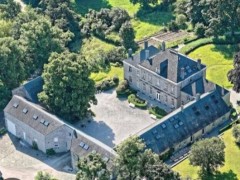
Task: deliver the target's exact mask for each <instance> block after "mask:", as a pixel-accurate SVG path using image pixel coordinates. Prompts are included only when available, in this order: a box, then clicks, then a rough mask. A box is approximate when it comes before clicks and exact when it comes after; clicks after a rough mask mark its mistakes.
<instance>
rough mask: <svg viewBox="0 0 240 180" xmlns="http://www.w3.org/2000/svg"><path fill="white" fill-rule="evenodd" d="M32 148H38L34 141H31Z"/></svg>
mask: <svg viewBox="0 0 240 180" xmlns="http://www.w3.org/2000/svg"><path fill="white" fill-rule="evenodd" d="M32 148H33V149H35V150H38V145H37V142H36V141H33V142H32Z"/></svg>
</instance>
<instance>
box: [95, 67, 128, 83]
mask: <svg viewBox="0 0 240 180" xmlns="http://www.w3.org/2000/svg"><path fill="white" fill-rule="evenodd" d="M115 75H117V76H118V77H119V80H120V81H121V80H123V68H122V67H114V66H111V69H110V70H107V71H102V72H99V73H92V74H91V78H92V79H93V80H94V81H95V82H96V83H98V82H101V81H103V80H105V79H110V78H113V77H114V76H115Z"/></svg>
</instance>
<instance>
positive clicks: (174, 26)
mask: <svg viewBox="0 0 240 180" xmlns="http://www.w3.org/2000/svg"><path fill="white" fill-rule="evenodd" d="M168 29H169V30H170V31H174V32H175V31H178V30H179V27H178V24H177V23H176V21H174V20H171V21H170V23H168Z"/></svg>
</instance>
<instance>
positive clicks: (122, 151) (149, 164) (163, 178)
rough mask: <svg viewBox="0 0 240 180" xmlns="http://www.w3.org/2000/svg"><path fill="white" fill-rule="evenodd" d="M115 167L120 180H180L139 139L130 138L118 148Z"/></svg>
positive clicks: (176, 174)
mask: <svg viewBox="0 0 240 180" xmlns="http://www.w3.org/2000/svg"><path fill="white" fill-rule="evenodd" d="M117 154H118V156H117V157H116V161H115V167H116V170H117V174H118V179H129V180H133V179H149V180H154V179H160V180H179V179H180V176H179V174H178V173H176V172H174V171H172V170H171V168H170V167H168V166H167V165H165V164H164V163H163V162H162V161H161V160H160V159H159V156H158V155H157V154H155V153H153V152H152V151H151V150H149V149H146V148H145V144H144V143H143V142H142V140H140V139H139V138H138V137H135V136H133V137H130V138H128V139H127V140H125V141H123V142H122V143H121V144H120V145H119V146H117Z"/></svg>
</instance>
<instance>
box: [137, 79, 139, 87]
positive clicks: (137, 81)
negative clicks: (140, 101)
mask: <svg viewBox="0 0 240 180" xmlns="http://www.w3.org/2000/svg"><path fill="white" fill-rule="evenodd" d="M137 88H139V80H137Z"/></svg>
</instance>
